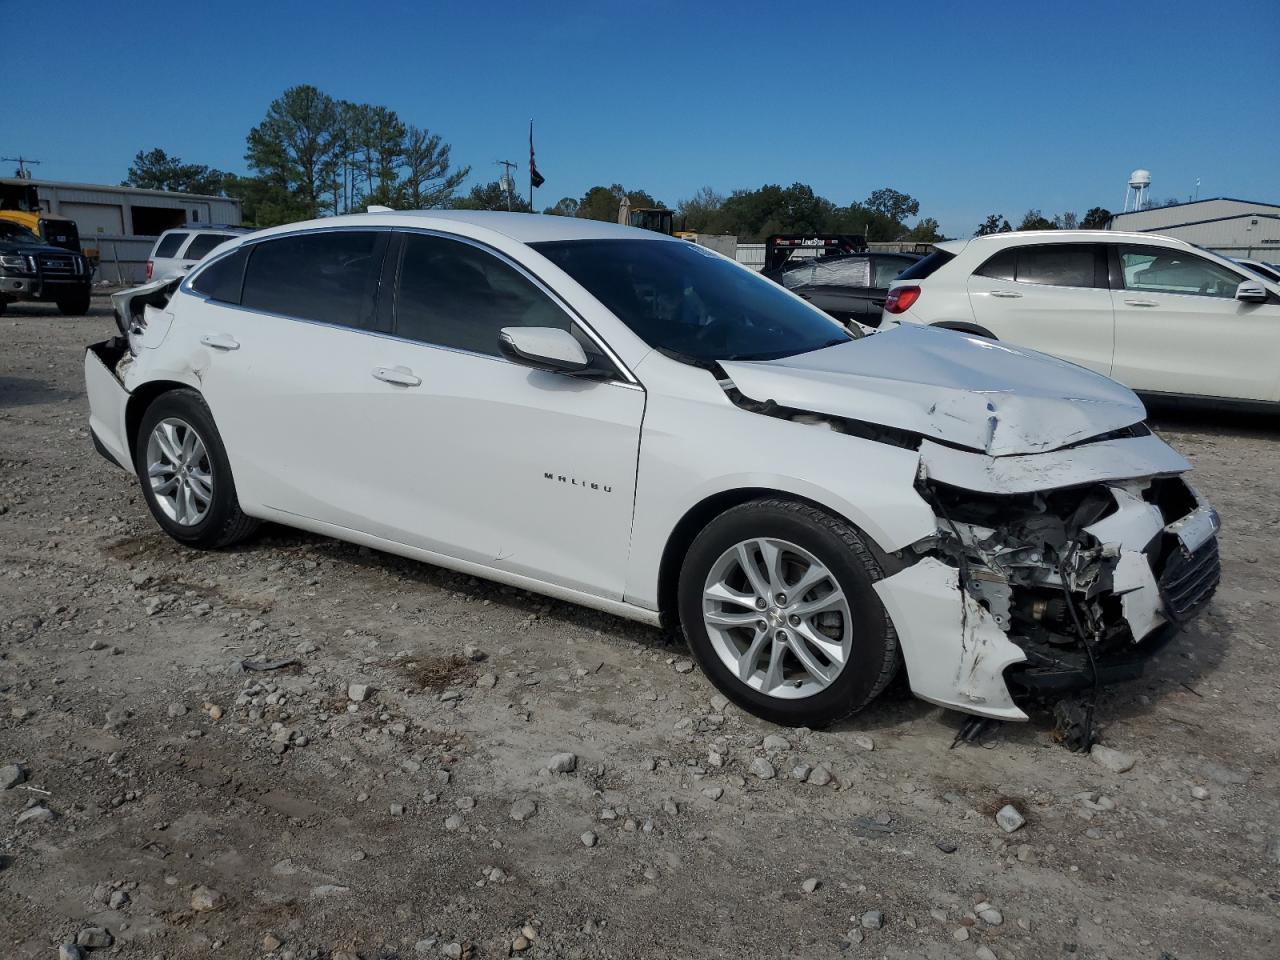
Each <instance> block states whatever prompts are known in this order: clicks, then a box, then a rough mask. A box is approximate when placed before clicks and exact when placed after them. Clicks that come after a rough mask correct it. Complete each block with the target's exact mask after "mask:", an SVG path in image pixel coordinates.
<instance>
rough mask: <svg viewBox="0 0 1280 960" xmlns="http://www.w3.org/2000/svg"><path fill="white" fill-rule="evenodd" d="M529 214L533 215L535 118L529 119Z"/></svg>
mask: <svg viewBox="0 0 1280 960" xmlns="http://www.w3.org/2000/svg"><path fill="white" fill-rule="evenodd" d="M529 212H530V213H533V117H530V118H529Z"/></svg>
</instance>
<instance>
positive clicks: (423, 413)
mask: <svg viewBox="0 0 1280 960" xmlns="http://www.w3.org/2000/svg"><path fill="white" fill-rule="evenodd" d="M391 256H392V257H394V258H395V259H396V261H397V264H398V270H397V276H398V279H397V288H396V297H395V312H394V327H393V331H392V332H393V335H392V336H389V337H374V338H373V340H374V341H375V347H374V351H373V354H372V355H371V357H370V359H371V360H372V367H371V369H370V370H369V372H368V374H367V377H368V381H367V390H366V391H364V392H362V394H361V396H360V397H359V400H358V403H359V404H360V410H361V416H362V417H363V418H364V420H365V422H366V423H367V424H368V429H367V431H366V433H365V436H364V437H363V438H362V441H361V442H359V443H358V444H357V447H356V451H355V456H356V457H357V458H359V459H361V460H364V461H365V463H366V469H367V472H368V473H369V475H370V483H371V484H373V485H375V486H376V492H375V495H374V496H373V498H372V499H371V501H370V503H369V504H368V506H367V511H368V516H369V521H370V522H371V524H372V525H373V526H374V527H375V528H376V532H377V534H378V535H379V536H385V537H388V538H391V539H397V540H401V541H403V542H405V543H409V544H411V545H414V546H419V547H421V548H423V549H427V550H432V551H436V552H440V553H443V554H446V555H448V556H453V557H458V558H460V559H465V560H472V561H475V562H479V563H484V564H486V565H489V566H494V567H497V568H499V569H502V570H507V571H510V572H512V573H517V574H521V575H524V576H530V577H533V578H535V579H538V580H543V581H548V582H552V583H557V584H560V585H562V586H566V587H569V588H571V589H579V590H584V591H587V592H590V593H593V594H597V595H599V596H605V597H610V598H614V599H620V598H621V597H622V590H623V579H624V574H625V569H626V559H627V550H628V546H629V543H630V539H631V519H632V508H633V503H634V495H635V477H636V462H637V457H638V451H639V443H640V425H641V420H642V418H643V415H644V403H645V394H644V391H643V390H642V389H641V388H640V387H639V385H638V384H635V383H633V382H630V380H629V378H628V377H627V376H626V375H625V374H624V373H623V372H622V371H621V370H619V369H617V368H616V367H614V366H613V365H612V364H611V363H610V362H609V361H608V360H607V358H605V357H603V356H602V355H601V354H600V351H599V349H598V348H597V347H596V346H595V344H594V343H593V342H592V341H591V340H590V338H589V337H588V336H587V335H586V334H585V332H584V331H582V330H581V329H579V328H578V327H577V326H576V324H575V322H574V320H573V319H572V317H570V315H569V314H568V313H567V312H566V311H565V309H564V308H563V307H562V306H561V305H560V304H559V303H558V302H557V301H555V300H554V299H553V298H552V297H551V296H550V294H549V293H548V292H546V291H545V290H544V289H543V288H542V287H541V286H540V285H539V284H538V283H536V282H535V281H534V280H532V279H531V278H530V277H529V276H528V275H527V274H526V273H524V272H523V271H522V270H521V269H519V268H517V267H516V266H515V265H513V264H512V263H510V262H509V261H507V260H505V259H503V258H501V257H500V256H498V255H497V254H495V253H492V252H490V251H489V250H488V249H487V248H482V247H480V246H478V245H475V244H471V243H468V242H464V241H461V240H458V239H452V238H446V237H442V236H437V235H431V234H419V233H406V234H404V235H402V237H401V239H400V241H399V242H398V244H397V246H396V247H394V248H393V251H392V254H391ZM389 266H390V264H389ZM511 326H534V327H561V328H564V329H569V330H571V331H573V332H574V333H575V335H576V336H578V337H579V339H580V342H582V343H583V345H584V348H586V349H587V352H588V354H589V355H590V354H594V355H595V365H594V366H595V369H594V376H592V377H580V376H568V375H565V374H557V373H549V372H545V371H539V370H534V369H531V368H529V367H526V366H522V365H519V364H516V363H513V362H511V361H509V360H507V359H505V358H504V357H502V356H501V354H500V352H499V349H498V332H499V331H500V330H501V329H502V328H504V327H511Z"/></svg>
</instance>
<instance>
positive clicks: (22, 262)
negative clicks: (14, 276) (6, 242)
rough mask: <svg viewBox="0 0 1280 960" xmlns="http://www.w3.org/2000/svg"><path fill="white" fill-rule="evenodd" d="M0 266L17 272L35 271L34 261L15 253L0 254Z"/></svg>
mask: <svg viewBox="0 0 1280 960" xmlns="http://www.w3.org/2000/svg"><path fill="white" fill-rule="evenodd" d="M0 267H3V268H4V269H6V270H13V271H15V272H17V273H35V272H36V265H35V261H34V260H32V259H31V258H30V257H25V256H23V255H21V254H17V253H3V254H0Z"/></svg>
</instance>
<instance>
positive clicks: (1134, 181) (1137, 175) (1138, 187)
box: [1124, 170, 1151, 213]
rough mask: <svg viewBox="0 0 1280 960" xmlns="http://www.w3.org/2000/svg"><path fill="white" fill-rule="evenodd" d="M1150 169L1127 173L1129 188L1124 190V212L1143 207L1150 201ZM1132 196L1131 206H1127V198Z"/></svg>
mask: <svg viewBox="0 0 1280 960" xmlns="http://www.w3.org/2000/svg"><path fill="white" fill-rule="evenodd" d="M1150 192H1151V171H1150V170H1135V171H1133V173H1131V174H1129V189H1128V190H1126V191H1125V192H1124V212H1125V213H1129V212H1130V210H1134V211H1136V210H1142V209H1145V208H1146V206H1147V204H1148V203H1149V202H1150V196H1149V194H1150ZM1130 197H1133V206H1132V207H1130V206H1129V198H1130Z"/></svg>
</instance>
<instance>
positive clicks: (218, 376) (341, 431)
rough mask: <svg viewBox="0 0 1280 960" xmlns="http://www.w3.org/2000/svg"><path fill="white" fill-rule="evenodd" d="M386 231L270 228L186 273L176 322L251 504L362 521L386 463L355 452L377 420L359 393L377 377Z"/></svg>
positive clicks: (347, 522)
mask: <svg viewBox="0 0 1280 960" xmlns="http://www.w3.org/2000/svg"><path fill="white" fill-rule="evenodd" d="M389 237H390V233H389V232H388V231H373V230H324V231H309V232H306V233H299V234H293V235H288V236H283V237H274V238H271V239H269V240H263V241H261V242H258V243H253V244H246V245H243V246H241V247H238V248H237V251H238V252H237V253H236V254H233V255H232V256H231V257H227V258H220V259H219V260H217V261H215V262H214V263H212V264H210V265H209V268H208V269H206V270H204V271H201V272H200V274H198V275H197V276H196V278H195V279H194V280H193V282H192V289H193V292H195V293H197V294H199V295H201V296H203V297H204V298H205V300H204V302H203V303H200V304H198V305H195V306H194V307H193V309H192V312H191V318H192V319H191V321H190V322H188V323H187V324H184V327H186V328H188V329H191V330H192V332H193V333H194V335H195V338H196V340H197V343H196V344H194V350H195V354H194V356H193V365H194V366H196V368H197V369H199V370H201V376H202V381H201V390H202V392H203V394H204V397H205V400H206V401H207V402H208V404H209V407H210V409H211V410H212V411H213V416H214V420H215V421H216V422H217V424H218V430H219V432H220V433H221V434H222V439H223V442H224V443H225V445H226V448H227V455H228V457H229V459H230V460H231V467H232V471H233V473H234V475H235V479H236V487H237V489H238V492H239V493H240V495H241V498H242V499H244V500H245V501H246V502H247V503H252V504H261V505H263V506H267V507H270V508H272V509H275V510H280V511H282V512H285V513H288V514H294V515H298V516H302V517H308V518H312V519H316V520H322V521H325V522H327V523H334V524H337V525H339V526H343V527H348V528H352V529H357V530H361V529H365V526H366V524H365V518H366V517H367V515H368V513H369V511H370V509H371V507H370V504H371V503H372V501H373V500H374V499H375V498H376V496H377V489H378V482H377V474H378V471H379V470H380V469H381V468H382V467H381V465H380V464H379V462H378V460H377V459H376V458H375V459H367V458H355V457H353V455H352V450H353V447H355V446H359V447H360V448H361V449H367V448H368V446H369V444H368V443H367V442H366V441H367V437H368V435H369V434H370V433H371V431H373V430H374V429H375V428H376V424H374V423H371V422H370V420H369V419H368V416H369V410H368V408H367V406H363V405H362V404H361V403H360V402H359V401H360V399H361V398H362V396H364V395H365V394H367V393H368V392H369V390H370V387H371V385H373V384H374V381H373V380H372V379H371V370H372V368H373V365H374V363H373V360H372V359H371V356H372V341H373V339H374V337H373V331H374V330H375V329H376V314H375V306H376V303H377V293H378V288H379V281H380V276H381V268H382V260H383V255H384V252H385V249H386V246H387V242H388V238H389ZM239 251H243V253H241V252H239ZM224 262H225V263H226V264H227V265H228V271H229V270H230V268H231V267H233V266H234V265H235V264H236V263H239V264H240V271H241V272H240V274H239V277H236V276H234V275H233V276H231V277H230V278H229V279H226V280H225V282H224V281H223V279H222V278H221V276H220V275H221V274H222V273H223V272H227V271H224V270H223V269H222V268H223V265H224ZM237 280H238V281H239V282H238V283H237ZM378 436H379V437H380V438H382V439H384V440H386V439H388V438H386V437H385V436H383V435H381V434H379V435H378ZM406 442H407V439H406Z"/></svg>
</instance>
